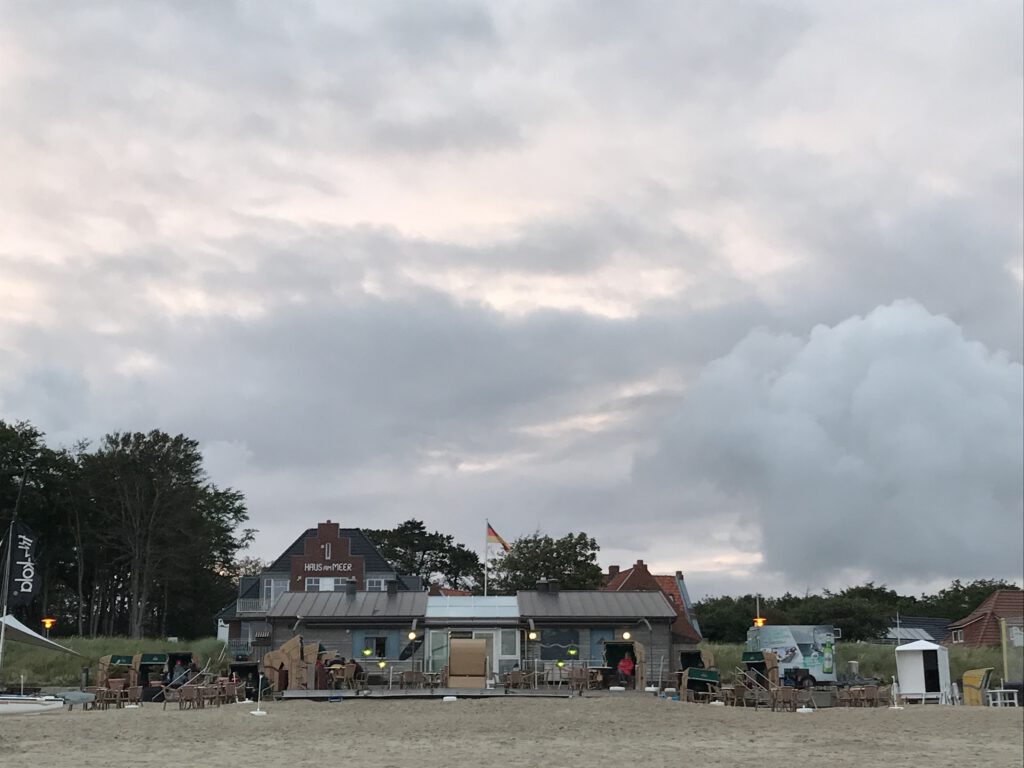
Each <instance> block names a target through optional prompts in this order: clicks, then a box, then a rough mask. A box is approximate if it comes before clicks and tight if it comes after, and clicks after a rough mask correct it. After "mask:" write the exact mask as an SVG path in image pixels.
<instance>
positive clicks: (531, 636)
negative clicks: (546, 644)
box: [526, 632, 537, 640]
mask: <svg viewBox="0 0 1024 768" xmlns="http://www.w3.org/2000/svg"><path fill="white" fill-rule="evenodd" d="M526 638H527V639H528V640H536V639H537V633H536V632H527V633H526Z"/></svg>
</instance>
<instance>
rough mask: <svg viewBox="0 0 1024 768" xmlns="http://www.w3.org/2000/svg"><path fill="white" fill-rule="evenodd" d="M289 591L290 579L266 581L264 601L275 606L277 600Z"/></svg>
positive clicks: (264, 581)
mask: <svg viewBox="0 0 1024 768" xmlns="http://www.w3.org/2000/svg"><path fill="white" fill-rule="evenodd" d="M287 591H288V579H264V580H263V599H264V600H266V601H267V603H268V604H269V605H273V604H274V603H275V602H276V601H277V598H278V597H280V596H281V595H283V594H284V593H285V592H287Z"/></svg>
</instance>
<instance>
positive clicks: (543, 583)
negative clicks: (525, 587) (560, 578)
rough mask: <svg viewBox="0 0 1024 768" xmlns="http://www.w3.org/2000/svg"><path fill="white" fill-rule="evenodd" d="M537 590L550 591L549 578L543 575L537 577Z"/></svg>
mask: <svg viewBox="0 0 1024 768" xmlns="http://www.w3.org/2000/svg"><path fill="white" fill-rule="evenodd" d="M537 591H538V592H547V591H548V580H547V579H546V578H544V577H543V576H541V577H540V578H539V579H537Z"/></svg>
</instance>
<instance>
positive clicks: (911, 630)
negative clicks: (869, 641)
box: [885, 627, 935, 643]
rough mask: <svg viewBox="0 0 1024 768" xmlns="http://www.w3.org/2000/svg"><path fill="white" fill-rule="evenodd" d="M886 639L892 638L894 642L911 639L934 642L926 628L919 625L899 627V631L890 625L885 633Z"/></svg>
mask: <svg viewBox="0 0 1024 768" xmlns="http://www.w3.org/2000/svg"><path fill="white" fill-rule="evenodd" d="M885 639H886V640H892V641H893V642H896V641H897V640H898V641H899V642H901V643H902V642H904V641H906V642H908V643H909V642H910V641H911V640H924V641H926V642H929V643H934V642H935V638H934V637H932V636H931V633H930V632H928V630H926V629H921V628H920V627H900V629H899V633H897V632H896V628H895V627H890V628H889V631H888V632H886V633H885Z"/></svg>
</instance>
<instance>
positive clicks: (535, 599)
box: [516, 590, 676, 620]
mask: <svg viewBox="0 0 1024 768" xmlns="http://www.w3.org/2000/svg"><path fill="white" fill-rule="evenodd" d="M516 598H517V599H518V600H519V611H520V613H521V614H522V615H523V616H524V617H526V618H530V619H545V618H548V619H584V618H586V619H634V620H635V619H639V618H647V619H674V618H676V611H675V609H674V608H673V607H672V606H671V605H670V604H669V602H668V600H667V599H666V598H665V595H663V594H662V593H661V592H606V591H603V590H566V591H558V592H556V593H554V594H552V593H550V592H534V591H529V592H519V593H517V595H516Z"/></svg>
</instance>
